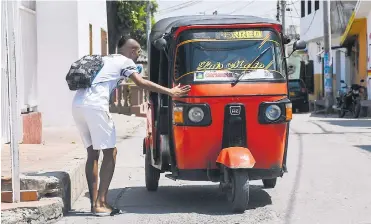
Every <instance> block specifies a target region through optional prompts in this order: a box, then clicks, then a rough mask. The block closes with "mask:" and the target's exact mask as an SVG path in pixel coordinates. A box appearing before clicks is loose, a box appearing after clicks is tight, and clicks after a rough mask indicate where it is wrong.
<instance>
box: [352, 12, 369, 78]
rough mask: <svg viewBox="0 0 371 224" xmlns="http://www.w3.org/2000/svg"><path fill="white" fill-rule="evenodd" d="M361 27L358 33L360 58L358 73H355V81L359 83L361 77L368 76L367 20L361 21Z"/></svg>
mask: <svg viewBox="0 0 371 224" xmlns="http://www.w3.org/2000/svg"><path fill="white" fill-rule="evenodd" d="M359 23H360V26H361V28H360V29H359V33H358V41H359V59H358V74H355V79H354V82H356V83H359V81H360V80H361V79H365V80H366V78H367V20H366V19H361V20H360V21H359Z"/></svg>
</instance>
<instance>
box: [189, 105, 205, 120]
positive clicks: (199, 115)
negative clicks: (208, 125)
mask: <svg viewBox="0 0 371 224" xmlns="http://www.w3.org/2000/svg"><path fill="white" fill-rule="evenodd" d="M204 117H205V113H204V111H203V110H202V109H201V108H200V107H192V108H191V109H190V110H189V112H188V118H189V120H191V121H192V122H194V123H199V122H201V121H202V120H203V119H204Z"/></svg>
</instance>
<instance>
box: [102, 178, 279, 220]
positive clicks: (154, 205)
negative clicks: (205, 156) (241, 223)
mask: <svg viewBox="0 0 371 224" xmlns="http://www.w3.org/2000/svg"><path fill="white" fill-rule="evenodd" d="M116 195H118V197H117V200H116V206H117V207H118V208H119V209H121V210H122V211H124V212H125V213H136V214H167V213H197V214H208V215H211V214H212V215H228V214H231V211H230V210H229V207H228V203H227V200H226V198H225V195H224V194H223V193H222V192H221V191H220V190H219V187H218V185H217V186H215V185H206V186H205V185H191V186H189V185H187V186H160V187H159V188H158V190H157V192H148V191H147V189H146V188H145V187H129V188H124V189H112V190H110V191H109V193H108V197H109V198H110V201H112V196H113V197H115V196H116ZM269 204H272V200H271V197H270V195H269V194H268V193H267V192H266V191H264V190H263V189H262V187H261V186H257V185H252V186H250V202H249V207H248V209H249V210H251V209H255V208H259V207H264V206H266V205H269Z"/></svg>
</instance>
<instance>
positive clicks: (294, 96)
mask: <svg viewBox="0 0 371 224" xmlns="http://www.w3.org/2000/svg"><path fill="white" fill-rule="evenodd" d="M289 94H290V95H289V96H290V100H291V102H292V108H293V110H294V111H296V109H298V110H299V111H300V112H309V100H308V98H309V94H308V89H307V88H306V86H305V83H304V81H303V80H302V79H289Z"/></svg>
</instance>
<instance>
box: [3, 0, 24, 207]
mask: <svg viewBox="0 0 371 224" xmlns="http://www.w3.org/2000/svg"><path fill="white" fill-rule="evenodd" d="M5 6H6V9H5V24H6V39H7V44H6V45H7V46H6V48H7V49H6V51H7V64H8V68H7V75H8V81H9V83H8V85H9V104H10V105H9V117H10V149H11V154H12V199H13V203H18V202H20V201H21V200H20V199H21V189H20V178H19V145H18V136H19V135H18V133H19V128H18V119H19V117H20V111H19V110H18V100H17V71H16V43H15V41H16V33H15V32H16V31H15V30H16V29H15V27H16V26H17V21H18V13H17V10H18V4H17V2H16V1H6V2H5ZM17 35H18V34H17Z"/></svg>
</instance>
